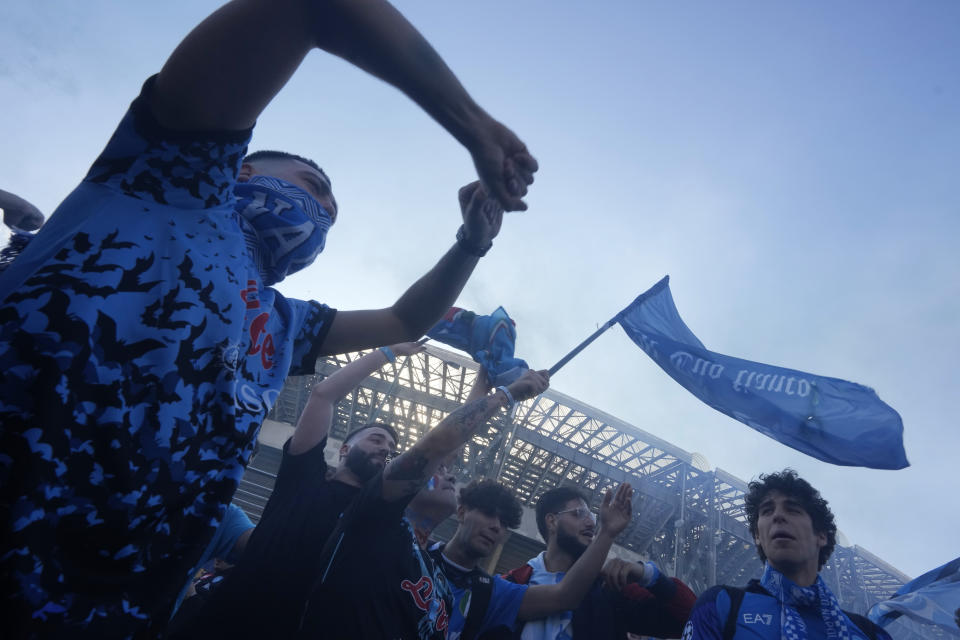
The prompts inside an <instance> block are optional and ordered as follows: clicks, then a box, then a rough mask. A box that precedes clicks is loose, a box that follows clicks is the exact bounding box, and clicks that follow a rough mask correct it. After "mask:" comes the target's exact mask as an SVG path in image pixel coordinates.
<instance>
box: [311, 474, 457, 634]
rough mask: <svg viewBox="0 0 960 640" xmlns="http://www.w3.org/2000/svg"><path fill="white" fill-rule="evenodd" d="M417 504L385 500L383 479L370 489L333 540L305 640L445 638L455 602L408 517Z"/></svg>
mask: <svg viewBox="0 0 960 640" xmlns="http://www.w3.org/2000/svg"><path fill="white" fill-rule="evenodd" d="M411 498H413V495H410V496H406V497H405V498H403V499H401V500H398V501H395V502H387V501H386V500H384V499H383V475H382V474H378V475H377V476H376V477H375V478H374V479H372V480H371V481H370V482H369V483H367V485H366V486H365V487H364V489H363V492H362V493H361V494H360V496H359V497H358V498H357V500H356V501H355V502H354V503H353V505H352V506H351V507H350V509H349V510H348V511H347V512H346V513H345V514H344V518H343V522H342V524H341V527H340V528H339V529H338V530H337V531H336V532H335V533H334V537H333V539H332V540H331V545H330V549H331V552H332V557H331V558H330V560H329V563H327V562H325V563H324V565H325V568H324V570H325V571H327V574H326V576H325V578H323V579H322V580H318V581H317V584H316V586H315V588H314V589H313V591H312V592H311V594H310V598H309V601H308V603H307V607H306V610H305V612H304V619H303V627H302V629H301V635H300V637H301V638H311V639H314V638H331V639H334V640H340V639H346V638H350V639H353V638H365V639H366V638H371V639H376V638H384V639H390V640H392V639H394V638H404V639H406V638H411V639H418V640H443V639H444V638H445V636H446V630H447V624H448V622H449V612H450V607H451V603H452V600H453V596H452V593H451V591H450V586H449V584H448V583H447V579H446V576H444V574H443V571H442V569H441V568H439V567H437V566H435V564H434V562H433V560H432V559H431V558H430V555H429V554H428V553H427V552H426V551H423V550H422V549H421V548H420V545H419V544H418V543H417V539H416V536H414V533H413V527H412V525H411V524H410V523H409V522H408V521H407V520H406V518H405V517H404V510H405V509H406V506H407V504H408V503H409V502H410V500H411ZM327 566H329V569H328V570H327Z"/></svg>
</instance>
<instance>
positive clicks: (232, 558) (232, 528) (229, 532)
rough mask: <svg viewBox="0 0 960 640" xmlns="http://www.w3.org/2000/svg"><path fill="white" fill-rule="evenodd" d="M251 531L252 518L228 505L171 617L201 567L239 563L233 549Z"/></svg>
mask: <svg viewBox="0 0 960 640" xmlns="http://www.w3.org/2000/svg"><path fill="white" fill-rule="evenodd" d="M250 529H253V523H252V522H251V521H250V518H248V517H247V514H246V513H244V511H243V509H241V508H240V507H238V506H237V505H235V504H230V505H227V513H226V515H225V516H224V517H223V520H221V521H220V526H219V527H217V531H216V533H214V534H213V539H212V540H211V541H210V543H209V544H208V545H207V548H206V549H204V550H203V555H201V556H200V559H199V560H198V561H197V564H196V566H195V567H194V568H193V569H192V570H191V572H190V573H191V576H190V579H189V580H188V581H187V583H186V584H185V585H183V588H182V589H181V590H180V593H179V594H178V595H177V603H176V604H175V605H174V607H173V613H172V614H171V615H173V614H175V613H176V612H177V609H179V608H180V605H181V604H182V603H183V599H184V597H186V595H187V589H189V588H190V585H191V584H192V583H193V580H194V576H195V575H196V572H197V571H198V570H199V569H200V568H201V567H203V566H204V565H206V564H207V563H208V562H210V561H211V560H216V559H217V558H220V559H221V560H226V561H227V562H230V563H235V562H236V561H237V557H236V555H235V554H234V553H233V548H234V547H235V546H236V544H237V540H239V539H240V536H242V535H243V534H244V533H246V532H247V531H249V530H250Z"/></svg>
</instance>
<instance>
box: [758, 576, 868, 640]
mask: <svg viewBox="0 0 960 640" xmlns="http://www.w3.org/2000/svg"><path fill="white" fill-rule="evenodd" d="M760 584H761V586H763V588H764V589H766V590H767V591H768V592H769V593H770V595H772V596H773V597H775V598H776V599H777V601H778V602H779V603H780V637H781V638H784V640H806V638H807V625H806V624H805V623H804V621H803V618H802V617H801V616H800V612H799V611H797V607H812V606H816V605H817V604H818V603H819V605H820V616H821V617H822V618H823V622H824V624H825V625H826V627H827V638H830V639H831V640H832V639H833V638H836V639H838V640H850V637H851V636H850V630H849V629H848V628H847V623H846V617H845V616H844V615H843V612H842V611H841V610H840V603H839V602H837V597H836V596H834V595H833V592H832V591H830V589H829V588H828V587H827V585H826V583H825V582H824V581H823V578H821V577H820V576H817V581H816V582H814V583H813V584H812V585H810V586H809V587H800V586H797V585H795V584H794V583H793V582H791V581H790V580H788V579H787V578H786V577H784V575H783V574H782V573H780V572H779V571H777V570H776V569H774V568H773V567H771V566H770V565H769V564H767V566H766V568H765V569H764V570H763V575H762V576H761V577H760Z"/></svg>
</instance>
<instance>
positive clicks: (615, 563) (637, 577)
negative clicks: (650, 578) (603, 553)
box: [600, 558, 647, 591]
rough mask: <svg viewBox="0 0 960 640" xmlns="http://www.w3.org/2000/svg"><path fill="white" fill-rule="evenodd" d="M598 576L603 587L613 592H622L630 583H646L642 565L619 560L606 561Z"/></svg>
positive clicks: (644, 568)
mask: <svg viewBox="0 0 960 640" xmlns="http://www.w3.org/2000/svg"><path fill="white" fill-rule="evenodd" d="M600 576H601V577H602V578H603V584H604V586H606V587H609V588H611V589H614V590H615V591H622V590H623V588H624V587H626V586H627V585H628V584H630V583H631V582H640V583H641V584H644V583H646V582H647V580H646V567H645V566H644V565H642V564H638V563H636V562H628V561H626V560H621V559H620V558H611V559H610V560H607V564H605V565H603V571H601V572H600Z"/></svg>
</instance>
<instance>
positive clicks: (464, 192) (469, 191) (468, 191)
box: [457, 180, 480, 211]
mask: <svg viewBox="0 0 960 640" xmlns="http://www.w3.org/2000/svg"><path fill="white" fill-rule="evenodd" d="M478 189H480V182H479V181H478V180H475V181H473V182H471V183H470V184H467V185H464V186H462V187H460V191H459V192H457V198H458V199H459V200H460V209H461V211H466V210H467V207H468V206H469V205H470V202H471V200H473V197H474V195H475V194H476V192H477V190H478Z"/></svg>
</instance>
